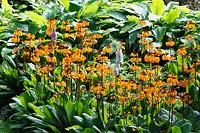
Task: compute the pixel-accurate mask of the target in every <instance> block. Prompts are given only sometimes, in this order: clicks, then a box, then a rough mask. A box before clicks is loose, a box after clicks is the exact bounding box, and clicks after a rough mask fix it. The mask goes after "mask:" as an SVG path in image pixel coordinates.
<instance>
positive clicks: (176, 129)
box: [168, 126, 182, 133]
mask: <svg viewBox="0 0 200 133" xmlns="http://www.w3.org/2000/svg"><path fill="white" fill-rule="evenodd" d="M168 133H182V132H181V128H180V127H179V126H173V127H171V128H170V129H169V131H168Z"/></svg>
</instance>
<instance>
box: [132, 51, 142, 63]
mask: <svg viewBox="0 0 200 133" xmlns="http://www.w3.org/2000/svg"><path fill="white" fill-rule="evenodd" d="M130 57H131V62H132V63H134V62H141V61H142V59H141V58H139V57H138V53H136V54H134V53H131V55H130Z"/></svg>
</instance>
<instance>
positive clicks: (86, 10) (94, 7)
mask: <svg viewBox="0 0 200 133" xmlns="http://www.w3.org/2000/svg"><path fill="white" fill-rule="evenodd" d="M100 3H101V1H100V0H97V1H94V2H93V3H91V4H88V5H86V6H83V7H82V8H81V9H80V12H81V14H80V12H79V14H78V17H80V16H81V15H83V16H85V15H87V14H95V13H96V12H97V11H98V10H99V7H100Z"/></svg>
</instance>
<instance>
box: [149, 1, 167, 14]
mask: <svg viewBox="0 0 200 133" xmlns="http://www.w3.org/2000/svg"><path fill="white" fill-rule="evenodd" d="M164 5H165V4H164V1H163V0H152V5H151V11H152V13H154V14H156V15H160V16H161V15H163V13H164Z"/></svg>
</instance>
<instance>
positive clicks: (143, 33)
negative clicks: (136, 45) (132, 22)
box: [142, 31, 151, 37]
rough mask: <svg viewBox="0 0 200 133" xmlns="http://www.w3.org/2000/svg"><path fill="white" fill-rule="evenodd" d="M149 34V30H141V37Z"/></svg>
mask: <svg viewBox="0 0 200 133" xmlns="http://www.w3.org/2000/svg"><path fill="white" fill-rule="evenodd" d="M150 35H151V33H150V32H149V31H142V36H143V37H148V36H150Z"/></svg>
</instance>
